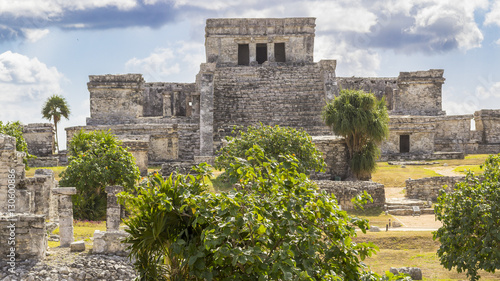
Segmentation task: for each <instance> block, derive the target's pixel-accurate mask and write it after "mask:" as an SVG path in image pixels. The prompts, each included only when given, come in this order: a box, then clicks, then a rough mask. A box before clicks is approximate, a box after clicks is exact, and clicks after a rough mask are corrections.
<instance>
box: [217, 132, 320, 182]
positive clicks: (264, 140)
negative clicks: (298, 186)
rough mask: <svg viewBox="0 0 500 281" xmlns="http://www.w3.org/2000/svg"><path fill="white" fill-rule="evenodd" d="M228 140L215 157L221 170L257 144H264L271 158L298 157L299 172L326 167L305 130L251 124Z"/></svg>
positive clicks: (262, 146)
mask: <svg viewBox="0 0 500 281" xmlns="http://www.w3.org/2000/svg"><path fill="white" fill-rule="evenodd" d="M226 141H227V145H225V146H224V147H222V148H221V149H220V151H219V156H218V157H217V158H216V160H215V167H216V168H217V169H219V170H221V169H228V168H230V166H231V164H232V163H234V161H235V159H236V158H243V159H245V158H246V156H245V153H246V152H247V151H248V150H249V149H251V148H252V147H253V146H254V145H258V146H259V147H261V148H262V150H263V152H264V154H265V155H266V156H267V157H269V158H274V159H278V158H279V156H280V155H293V156H294V157H295V158H297V159H298V163H297V165H298V166H297V171H298V172H300V173H305V174H309V171H310V170H314V171H323V170H324V167H325V162H324V160H323V158H322V156H321V153H320V152H319V151H318V150H317V149H316V147H315V146H314V144H313V143H312V139H311V136H309V135H308V134H307V133H306V132H305V131H302V130H296V129H294V128H289V127H280V126H274V127H272V126H265V125H262V124H260V126H258V127H252V126H250V127H248V128H247V129H246V131H244V130H241V131H239V133H238V135H237V136H236V137H227V138H226ZM250 161H253V160H250ZM233 180H234V179H233Z"/></svg>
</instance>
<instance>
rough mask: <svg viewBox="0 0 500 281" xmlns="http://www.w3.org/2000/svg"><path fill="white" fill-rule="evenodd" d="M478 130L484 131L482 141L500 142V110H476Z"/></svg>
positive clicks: (488, 142) (475, 116)
mask: <svg viewBox="0 0 500 281" xmlns="http://www.w3.org/2000/svg"><path fill="white" fill-rule="evenodd" d="M474 120H475V122H476V131H479V132H482V138H481V140H480V142H481V143H486V144H499V143H500V110H490V109H483V110H479V111H476V112H474Z"/></svg>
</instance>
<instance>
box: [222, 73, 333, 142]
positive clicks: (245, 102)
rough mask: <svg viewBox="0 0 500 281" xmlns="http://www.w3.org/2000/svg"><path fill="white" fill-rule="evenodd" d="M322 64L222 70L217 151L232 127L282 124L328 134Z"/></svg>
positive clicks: (311, 133) (312, 133)
mask: <svg viewBox="0 0 500 281" xmlns="http://www.w3.org/2000/svg"><path fill="white" fill-rule="evenodd" d="M322 77H323V75H322V69H321V66H320V64H305V65H294V66H290V65H279V66H275V67H270V66H261V67H218V68H216V69H215V74H214V94H213V95H214V97H213V102H214V105H213V116H214V117H213V119H214V121H213V123H214V124H213V135H214V142H216V143H214V145H215V147H216V148H217V147H218V146H219V145H220V142H219V141H220V140H221V139H223V138H224V137H225V136H227V135H228V134H230V133H231V131H232V130H233V126H243V127H247V126H251V125H252V126H256V125H258V124H259V123H260V122H262V123H263V124H265V125H280V126H289V127H293V128H303V129H304V130H305V131H306V132H308V133H309V134H310V135H329V134H331V133H330V131H329V128H328V127H327V126H326V125H325V124H324V123H323V121H322V120H321V110H322V109H323V106H324V105H325V102H326V100H327V97H326V93H325V85H324V81H323V78H322Z"/></svg>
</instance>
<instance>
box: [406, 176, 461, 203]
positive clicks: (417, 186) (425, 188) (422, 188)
mask: <svg viewBox="0 0 500 281" xmlns="http://www.w3.org/2000/svg"><path fill="white" fill-rule="evenodd" d="M464 180H465V177H464V176H456V177H429V178H422V179H416V180H412V179H407V180H406V197H407V198H410V199H420V200H432V201H436V199H437V198H438V196H439V190H441V189H443V188H445V190H446V192H451V191H452V190H453V188H454V187H455V184H457V183H459V182H462V181H464Z"/></svg>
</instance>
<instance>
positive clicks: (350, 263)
mask: <svg viewBox="0 0 500 281" xmlns="http://www.w3.org/2000/svg"><path fill="white" fill-rule="evenodd" d="M284 143H286V142H284ZM293 154H296V153H292V154H284V155H278V156H273V157H270V156H268V155H267V154H266V153H265V151H264V149H263V148H262V147H260V146H259V145H253V146H252V147H250V148H248V149H247V150H246V151H245V153H244V155H245V157H244V158H241V157H231V158H232V159H231V161H230V162H229V163H230V164H229V166H227V168H226V171H225V173H227V177H228V178H231V179H238V180H237V181H236V182H237V183H238V184H237V185H236V186H237V188H236V189H233V190H232V191H229V192H220V193H211V192H208V191H207V185H206V184H205V181H204V178H205V177H207V176H210V175H209V171H210V169H211V168H210V167H209V166H208V165H206V164H202V165H200V166H198V167H197V168H196V172H197V175H196V176H191V175H189V176H186V175H179V174H177V175H170V176H169V177H167V179H163V178H162V177H160V176H158V175H154V176H151V177H150V178H149V180H148V181H146V182H144V184H143V185H141V186H139V187H137V188H136V190H135V191H134V192H124V193H122V194H120V195H119V197H120V199H119V200H120V202H121V204H122V205H124V206H127V207H128V209H129V212H130V213H131V216H130V218H129V219H128V220H127V221H126V222H125V223H126V224H127V226H128V227H129V229H128V230H127V231H128V232H129V233H130V236H129V237H128V238H127V239H126V240H125V242H126V243H128V244H129V249H130V250H131V252H130V256H131V258H133V260H135V267H136V269H137V270H138V272H139V274H140V278H139V279H140V280H396V279H397V278H399V279H400V280H401V279H404V278H405V277H403V276H399V277H393V276H384V277H382V276H379V275H377V274H375V273H373V272H367V271H366V268H365V266H364V264H363V263H362V260H364V259H365V258H366V257H368V256H370V255H372V254H373V253H374V252H375V251H376V249H377V248H376V247H375V246H374V245H373V244H372V243H354V242H353V238H354V237H356V235H357V234H356V228H358V229H360V230H361V231H363V232H366V229H367V228H368V221H366V220H363V219H359V218H357V217H354V216H350V215H349V214H348V213H347V212H345V211H342V210H341V208H340V207H339V205H338V204H337V202H336V201H335V198H333V197H332V196H330V195H329V194H326V193H325V192H324V191H323V192H322V191H320V190H319V189H318V187H317V186H316V185H315V184H314V183H313V182H312V181H310V180H309V179H308V177H307V175H305V174H304V173H300V172H299V171H298V170H299V169H300V167H301V165H300V161H299V160H298V159H297V157H295V156H294V155H293ZM219 160H220V159H219ZM363 200H365V201H366V200H368V199H367V198H366V197H361V198H359V199H358V200H357V201H356V202H358V203H360V202H362V201H363ZM406 280H409V279H406Z"/></svg>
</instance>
